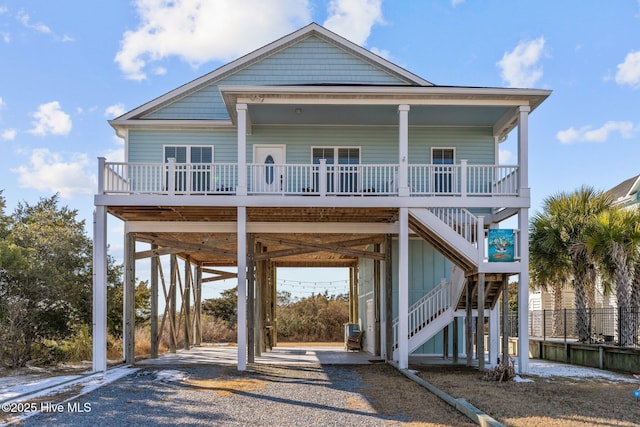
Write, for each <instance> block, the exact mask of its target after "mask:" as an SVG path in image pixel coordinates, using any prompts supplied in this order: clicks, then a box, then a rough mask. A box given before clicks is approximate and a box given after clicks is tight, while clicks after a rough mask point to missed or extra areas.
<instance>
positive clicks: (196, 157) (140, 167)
mask: <svg viewBox="0 0 640 427" xmlns="http://www.w3.org/2000/svg"><path fill="white" fill-rule="evenodd" d="M549 95H550V91H547V90H534V89H514V88H487V87H462V86H437V85H435V84H432V83H430V82H429V81H427V80H424V79H422V78H420V77H418V76H416V75H415V74H413V73H411V72H409V71H407V70H405V69H403V68H401V67H398V66H397V65H395V64H392V63H391V62H389V61H387V60H385V59H383V58H381V57H379V56H377V55H375V54H373V53H371V52H369V51H367V50H366V49H363V48H362V47H360V46H358V45H356V44H354V43H351V42H349V41H348V40H346V39H344V38H342V37H340V36H338V35H336V34H334V33H332V32H330V31H328V30H327V29H325V28H323V27H321V26H319V25H317V24H310V25H308V26H306V27H304V28H302V29H300V30H298V31H296V32H294V33H291V34H289V35H287V36H285V37H283V38H281V39H279V40H276V41H274V42H273V43H271V44H269V45H267V46H265V47H263V48H260V49H258V50H256V51H254V52H252V53H250V54H248V55H246V56H243V57H242V58H240V59H238V60H236V61H233V62H231V63H229V64H227V65H225V66H223V67H221V68H219V69H217V70H215V71H213V72H211V73H209V74H206V75H204V76H202V77H200V78H198V79H196V80H194V81H192V82H189V83H186V84H185V85H183V86H180V87H179V88H177V89H175V90H173V91H171V92H168V93H167V94H165V95H162V96H160V97H158V98H156V99H154V100H152V101H150V102H148V103H146V104H144V105H142V106H140V107H138V108H136V109H134V110H132V111H130V112H128V113H126V114H124V115H122V116H120V117H118V118H116V119H114V120H111V121H110V124H111V126H112V127H113V128H114V129H115V130H116V132H117V134H118V135H119V136H121V137H122V138H124V140H125V161H124V162H111V161H109V160H108V159H100V162H99V188H98V194H97V195H96V197H95V208H96V214H95V237H94V243H95V246H94V247H95V251H94V257H95V281H94V325H95V326H94V335H93V336H94V353H93V354H94V370H104V369H105V368H106V344H105V343H106V339H105V330H106V318H105V293H106V256H107V246H106V221H107V216H108V215H113V216H115V217H117V218H119V219H121V220H122V221H124V224H125V242H126V245H125V295H126V296H125V301H126V303H125V309H124V315H125V332H124V336H125V345H124V347H125V360H127V361H129V362H132V361H133V360H134V353H133V340H134V329H133V327H134V324H133V322H134V308H133V306H132V304H130V302H131V301H133V299H132V295H133V294H132V292H133V287H134V284H135V277H136V273H135V267H136V263H135V260H137V259H144V258H151V260H152V268H151V279H150V281H151V285H152V288H153V289H154V290H153V292H154V293H155V294H157V292H158V291H157V289H158V288H159V285H158V283H159V280H160V282H161V283H162V285H163V288H164V290H163V293H164V295H165V298H166V299H167V310H168V311H165V314H166V315H165V316H163V323H164V320H165V319H167V322H168V323H169V326H170V327H171V328H170V329H171V330H172V334H173V333H174V332H175V331H176V328H185V333H186V335H187V337H188V339H187V346H188V345H190V344H194V343H195V344H198V343H199V334H200V332H199V318H198V316H197V315H196V316H193V317H190V316H191V314H190V311H191V309H192V307H191V306H193V308H194V309H195V312H196V313H198V312H199V303H200V299H201V284H202V283H203V282H205V281H207V280H215V279H217V278H221V277H229V273H225V272H224V271H221V270H220V267H237V280H238V310H237V312H238V348H239V351H238V369H240V370H244V369H246V364H247V361H249V362H251V361H252V360H253V358H254V357H255V355H256V354H259V353H260V352H261V351H266V349H267V348H269V346H270V344H273V342H275V341H277V321H276V313H275V283H276V275H277V269H278V268H279V267H292V266H295V267H314V266H322V267H349V268H350V269H351V272H352V274H351V292H350V293H351V321H352V322H354V323H357V324H359V326H360V328H361V329H362V330H364V331H365V335H364V336H365V350H367V351H370V352H371V353H372V354H376V355H380V356H381V357H383V358H386V359H389V360H390V359H393V360H396V361H397V362H398V364H399V366H400V367H402V368H406V367H407V366H408V360H409V355H410V354H413V355H420V354H440V355H447V354H452V355H453V356H454V357H456V358H457V356H458V355H459V354H466V356H467V361H468V363H470V360H471V359H470V357H471V355H472V353H473V347H472V341H471V339H472V337H473V332H472V331H473V327H472V322H471V320H472V318H473V317H476V316H479V317H480V318H482V319H484V318H486V317H489V318H490V327H489V330H490V337H489V351H490V361H491V363H496V360H497V358H498V350H497V349H498V343H499V339H498V336H499V329H498V321H497V319H498V307H497V305H496V303H497V301H498V299H499V296H500V294H501V292H502V289H503V288H504V289H506V284H507V279H508V276H509V275H519V282H520V287H519V301H520V305H519V306H520V307H521V313H520V318H521V319H526V318H527V315H526V314H527V304H526V301H528V282H529V280H528V269H529V266H528V235H527V232H528V220H529V206H530V190H529V182H528V154H527V152H528V117H529V114H530V113H531V112H532V111H533V110H535V109H536V108H537V107H538V106H539V105H540V104H541V103H542V102H543V101H544V100H545V99H546V98H547V97H548V96H549ZM512 131H514V133H515V134H516V138H517V155H516V159H517V164H514V165H500V164H499V162H498V153H499V144H500V143H501V142H502V141H504V140H505V138H506V137H507V135H508V134H509V133H511V132H512ZM514 216H515V217H516V218H517V223H518V228H519V230H515V231H508V230H501V231H502V232H506V234H505V235H503V236H493V237H492V238H491V240H489V239H488V238H487V233H488V231H489V230H490V229H496V228H499V227H500V224H501V223H502V222H503V221H504V220H506V219H508V218H511V217H514ZM492 233H493V232H492ZM496 233H497V232H496ZM514 237H515V239H514ZM141 242H144V243H147V244H149V245H150V246H149V249H148V250H140V247H141V246H140V243H141ZM136 243H139V244H138V246H136ZM491 245H493V246H491ZM489 246H491V247H489ZM136 247H138V249H137V252H136ZM509 251H510V252H511V254H512V258H509V257H508V256H506V255H504V254H505V253H506V252H509ZM487 254H489V255H491V254H494V255H496V259H497V260H500V261H502V262H488V259H487ZM161 257H170V259H171V267H170V272H167V271H163V270H162V268H161V266H162V262H158V260H159V259H160V258H161ZM178 262H184V264H185V268H184V270H182V269H180V268H177V267H176V266H177V264H178ZM159 273H160V279H158V276H159ZM225 274H226V276H225ZM234 276H236V275H235V274H234ZM168 282H170V283H168ZM165 285H166V286H165ZM163 288H161V289H163ZM177 289H180V290H181V295H182V296H186V297H188V301H192V300H193V303H191V304H186V305H184V307H183V309H182V310H181V309H180V307H179V306H178V307H176V306H177V305H178V304H180V301H181V299H182V298H180V297H179V296H177V294H176V291H177ZM191 296H193V298H192V297H191ZM156 298H157V297H155V298H152V304H154V306H157V302H156ZM177 312H180V314H179V315H183V316H184V317H183V318H184V319H186V320H185V321H182V322H181V321H178V322H175V316H176V313H177ZM459 318H464V319H468V321H465V322H464V326H463V323H462V322H458V319H459ZM157 323H158V319H157V317H156V318H153V319H152V331H156V332H155V333H154V332H152V352H154V347H156V346H157V342H156V343H154V338H153V337H154V336H157V329H158V328H157ZM185 325H186V326H185ZM165 327H166V325H165ZM175 344H176V343H173V345H174V346H175ZM463 344H464V345H463ZM478 346H479V347H478V349H479V352H480V354H483V353H484V352H483V347H484V343H483V341H482V340H479V341H478ZM505 347H506V346H505ZM156 349H157V348H156ZM518 353H519V354H520V360H519V369H520V371H521V372H526V371H527V369H528V335H527V322H526V321H521V322H520V323H519V351H518ZM479 363H482V364H483V363H484V358H482V361H481V362H479Z"/></svg>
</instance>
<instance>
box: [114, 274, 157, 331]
mask: <svg viewBox="0 0 640 427" xmlns="http://www.w3.org/2000/svg"><path fill="white" fill-rule="evenodd" d="M109 264H111V263H109ZM118 267H119V268H117V269H118V270H119V271H120V272H121V271H122V266H118ZM113 268H114V269H116V267H115V265H114V267H113ZM107 270H108V269H107ZM107 275H108V274H107ZM123 301H124V292H123V284H122V281H117V282H109V286H108V287H107V331H108V332H109V333H110V334H111V335H113V336H114V337H115V338H122V327H123V326H122V325H123ZM134 304H135V324H136V325H145V324H148V323H149V320H150V319H151V289H150V288H149V284H148V282H147V281H144V280H141V281H140V282H138V284H137V285H136V289H135V303H134Z"/></svg>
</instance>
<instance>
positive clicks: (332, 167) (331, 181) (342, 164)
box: [311, 147, 360, 193]
mask: <svg viewBox="0 0 640 427" xmlns="http://www.w3.org/2000/svg"><path fill="white" fill-rule="evenodd" d="M311 157H312V161H313V164H314V165H319V164H320V159H325V160H326V164H327V178H326V184H325V185H326V191H327V193H355V192H357V191H359V190H358V188H359V186H358V183H359V174H358V165H359V164H360V148H359V147H313V148H312V149H311ZM319 170H320V169H319V167H314V171H315V172H314V175H315V178H314V185H315V187H314V188H316V189H318V188H319V183H320V179H319Z"/></svg>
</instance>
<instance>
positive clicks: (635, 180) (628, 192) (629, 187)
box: [607, 175, 640, 208]
mask: <svg viewBox="0 0 640 427" xmlns="http://www.w3.org/2000/svg"><path fill="white" fill-rule="evenodd" d="M607 193H609V194H610V195H611V198H612V199H613V205H614V206H621V207H625V208H630V207H637V206H638V203H640V175H636V176H634V177H632V178H629V179H627V180H625V181H622V182H621V183H620V184H618V185H616V186H615V187H613V188H612V189H610V190H609V191H607Z"/></svg>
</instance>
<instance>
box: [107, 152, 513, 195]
mask: <svg viewBox="0 0 640 427" xmlns="http://www.w3.org/2000/svg"><path fill="white" fill-rule="evenodd" d="M100 166H101V168H102V169H101V170H100V174H99V175H100V182H99V192H100V194H235V192H236V187H237V185H238V171H239V168H238V165H237V164H235V163H175V162H168V163H124V162H105V161H103V160H101V163H100ZM398 170H399V166H398V165H396V164H384V165H383V164H375V165H362V164H353V165H332V164H325V163H324V162H321V163H320V164H248V165H247V171H246V173H247V187H248V188H247V192H248V194H255V195H260V194H282V195H317V196H334V195H354V196H356V195H357V196H363V195H365V196H397V195H398V192H399V191H398V190H399V186H400V185H399V184H400V183H399V182H398V175H399V173H398ZM408 172H409V175H408V180H409V182H408V184H409V190H410V193H409V194H410V195H411V196H420V197H425V196H434V197H439V196H517V195H518V192H519V186H518V182H519V174H518V167H517V166H469V165H467V164H466V162H464V161H463V162H462V164H460V165H409V166H408ZM463 184H464V185H463Z"/></svg>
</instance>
